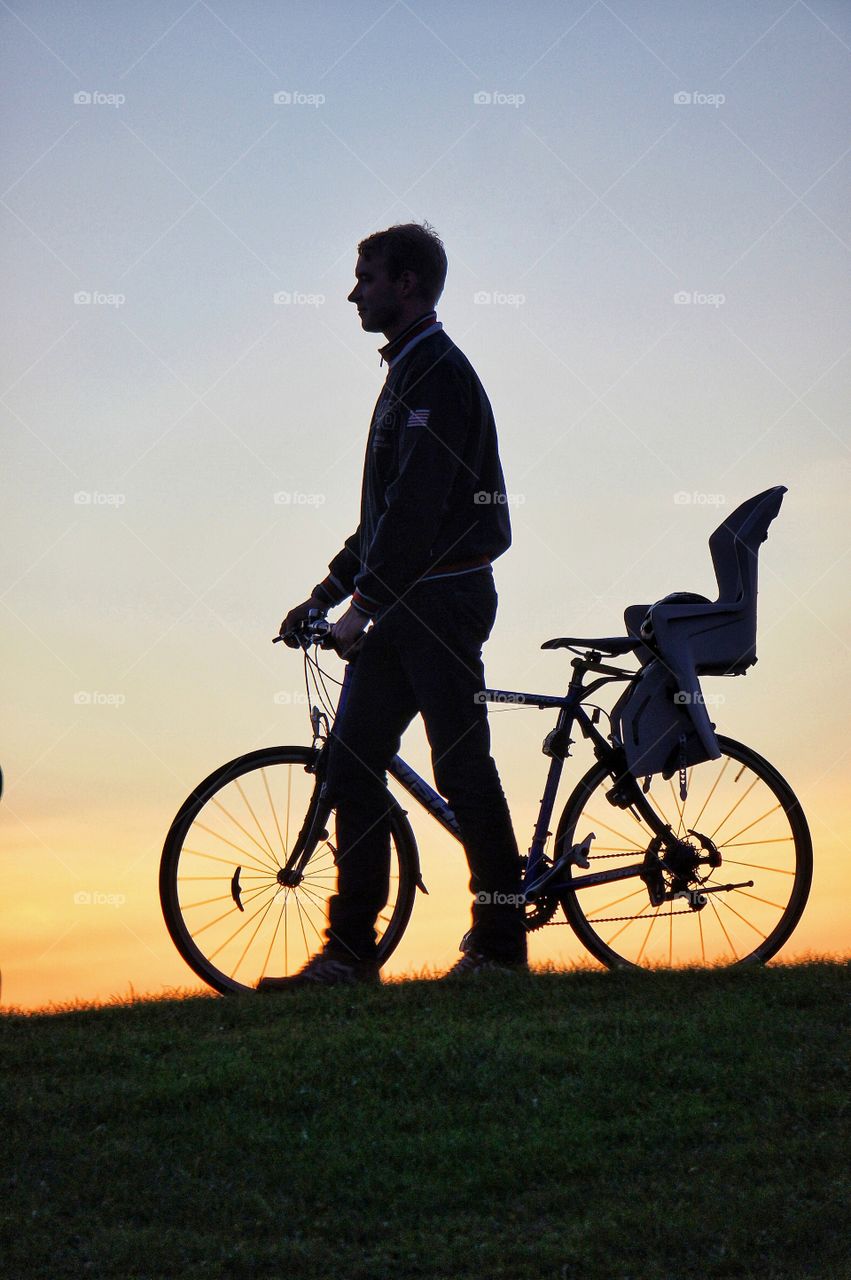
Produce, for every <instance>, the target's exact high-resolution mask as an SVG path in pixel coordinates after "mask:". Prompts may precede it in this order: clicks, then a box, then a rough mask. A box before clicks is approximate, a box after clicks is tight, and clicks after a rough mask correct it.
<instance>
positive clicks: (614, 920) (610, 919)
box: [543, 909, 694, 929]
mask: <svg viewBox="0 0 851 1280" xmlns="http://www.w3.org/2000/svg"><path fill="white" fill-rule="evenodd" d="M691 915H694V912H693V911H691V910H690V909H686V910H685V911H663V912H661V914H660V913H659V912H658V911H657V913H656V915H655V916H653V917H651V916H641V915H639V916H595V917H594V919H593V920H589V921H588V923H589V924H591V925H594V924H619V923H620V922H621V921H622V920H650V919H651V918H652V919H653V920H659V919H663V920H664V919H666V918H667V917H668V916H691ZM564 924H570V921H569V920H548V921H547V923H546V924H545V925H543V928H544V929H555V928H557V927H559V926H560V925H564Z"/></svg>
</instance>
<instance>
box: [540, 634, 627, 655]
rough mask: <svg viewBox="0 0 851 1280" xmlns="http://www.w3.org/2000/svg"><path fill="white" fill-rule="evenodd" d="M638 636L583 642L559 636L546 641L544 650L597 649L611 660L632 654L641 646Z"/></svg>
mask: <svg viewBox="0 0 851 1280" xmlns="http://www.w3.org/2000/svg"><path fill="white" fill-rule="evenodd" d="M641 643H642V642H641V640H640V638H639V637H637V636H603V637H602V638H600V639H594V640H581V639H579V638H578V637H577V636H559V637H557V638H556V639H555V640H546V641H545V642H544V643H543V644H542V645H541V648H542V649H574V648H575V649H596V650H598V652H600V653H606V654H608V655H609V657H610V658H615V657H617V656H618V655H619V654H623V653H631V652H632V651H633V649H637V648H638V646H639V645H640V644H641Z"/></svg>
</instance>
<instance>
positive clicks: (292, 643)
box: [278, 596, 327, 649]
mask: <svg viewBox="0 0 851 1280" xmlns="http://www.w3.org/2000/svg"><path fill="white" fill-rule="evenodd" d="M326 608H327V606H326V605H324V604H322V603H321V602H320V601H319V600H317V599H316V597H315V596H311V597H310V599H309V600H305V602H304V604H297V605H296V607H295V608H294V609H290V611H289V613H288V614H287V616H286V617H285V618H284V620H283V622H282V623H281V630H280V631H279V632H278V634H279V635H281V636H283V637H284V644H285V645H286V646H287V647H288V648H289V649H297V648H298V640H296V638H295V636H292V635H287V632H289V631H292V630H293V629H294V628H295V627H297V626H298V624H299V623H300V622H304V620H305V618H306V617H307V615H308V614H309V613H310V611H311V609H321V610H322V612H323V613H324V612H325V610H326Z"/></svg>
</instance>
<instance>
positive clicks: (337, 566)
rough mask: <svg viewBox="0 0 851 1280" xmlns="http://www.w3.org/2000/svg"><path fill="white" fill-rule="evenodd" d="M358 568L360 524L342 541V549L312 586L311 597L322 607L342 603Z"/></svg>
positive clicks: (352, 588)
mask: <svg viewBox="0 0 851 1280" xmlns="http://www.w3.org/2000/svg"><path fill="white" fill-rule="evenodd" d="M359 569H360V525H358V527H357V529H355V531H354V533H352V534H350V535H349V537H348V538H346V541H345V542H344V543H343V547H342V550H341V551H339V552H338V553H337V555H335V556H334V559H333V560H332V561H331V563H330V564H329V565H328V574H327V575H326V577H324V578H323V579H322V581H321V582H318V583H317V584H316V586H315V587H314V588H313V592H312V598H314V599H316V600H317V601H319V603H320V604H321V606H322V608H324V609H331V608H333V607H334V605H335V604H342V602H343V601H344V600H345V599H347V597H348V596H350V595H351V594H352V591H353V590H354V582H355V575H356V574H357V572H358V570H359Z"/></svg>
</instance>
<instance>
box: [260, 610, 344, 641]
mask: <svg viewBox="0 0 851 1280" xmlns="http://www.w3.org/2000/svg"><path fill="white" fill-rule="evenodd" d="M330 631H331V623H330V622H329V621H328V619H327V618H326V616H325V614H324V613H323V612H322V610H321V609H311V610H310V613H309V614H308V615H307V617H306V618H303V619H302V621H301V622H300V623H298V625H297V626H295V627H293V628H292V629H291V630H290V631H287V632H285V633H284V634H283V635H277V636H274V637H273V639H272V644H277V643H278V641H279V640H284V641H286V640H288V639H289V638H290V637H291V636H294V637H295V639H296V640H297V642H298V645H299V647H300V648H302V649H309V648H310V647H311V645H314V644H318V645H320V646H321V647H322V648H323V649H329V648H331V647H332V646H331V645H330V644H329V643H328V635H329V633H330Z"/></svg>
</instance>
